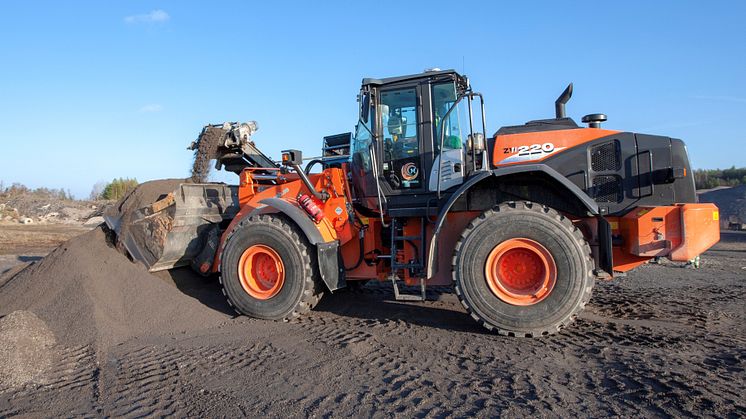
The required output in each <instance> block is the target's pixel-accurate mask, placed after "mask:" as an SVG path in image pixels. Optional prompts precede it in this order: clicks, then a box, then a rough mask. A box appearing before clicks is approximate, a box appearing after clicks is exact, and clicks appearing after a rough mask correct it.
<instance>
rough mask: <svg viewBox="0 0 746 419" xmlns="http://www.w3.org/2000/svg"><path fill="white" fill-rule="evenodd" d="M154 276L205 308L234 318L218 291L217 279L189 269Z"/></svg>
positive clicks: (177, 269) (178, 269) (233, 312)
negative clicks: (170, 284) (173, 286)
mask: <svg viewBox="0 0 746 419" xmlns="http://www.w3.org/2000/svg"><path fill="white" fill-rule="evenodd" d="M156 276H158V277H159V278H161V279H163V280H164V281H166V282H170V283H172V284H173V285H175V286H176V288H178V290H179V291H181V292H182V293H184V294H186V295H188V296H190V297H192V298H194V299H196V300H197V301H199V302H201V303H202V304H204V305H205V306H207V307H209V308H211V309H213V310H215V311H218V312H221V313H223V314H227V315H229V316H234V317H235V316H236V312H235V311H234V310H233V308H231V306H229V305H228V302H227V301H226V299H225V296H223V293H222V292H221V291H220V284H219V283H218V280H217V277H214V276H212V277H203V276H201V275H199V274H197V273H196V272H194V271H192V270H191V269H190V268H176V269H170V270H168V271H161V272H157V273H156Z"/></svg>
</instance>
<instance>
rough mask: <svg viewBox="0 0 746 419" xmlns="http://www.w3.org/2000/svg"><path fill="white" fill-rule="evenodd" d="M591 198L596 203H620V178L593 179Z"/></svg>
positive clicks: (612, 176)
mask: <svg viewBox="0 0 746 419" xmlns="http://www.w3.org/2000/svg"><path fill="white" fill-rule="evenodd" d="M591 196H592V197H593V199H595V200H596V202H605V203H609V202H622V199H623V198H624V196H623V194H622V178H621V177H619V176H615V175H611V176H596V177H594V178H593V188H592V189H591Z"/></svg>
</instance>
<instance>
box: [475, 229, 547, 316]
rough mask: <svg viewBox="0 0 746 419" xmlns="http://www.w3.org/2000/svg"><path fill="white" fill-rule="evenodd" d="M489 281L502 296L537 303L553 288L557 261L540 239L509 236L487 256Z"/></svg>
mask: <svg viewBox="0 0 746 419" xmlns="http://www.w3.org/2000/svg"><path fill="white" fill-rule="evenodd" d="M485 277H486V278H487V285H488V286H489V288H490V290H491V291H492V293H493V294H494V295H495V296H496V297H497V298H499V299H500V300H502V301H504V302H506V303H509V304H513V305H520V306H527V305H532V304H536V303H538V302H540V301H542V300H544V299H545V298H546V297H547V296H549V294H550V293H551V292H552V289H553V288H554V284H555V283H556V281H557V265H556V264H555V262H554V258H553V257H552V255H551V254H550V253H549V251H548V250H547V249H546V248H545V247H544V246H542V245H541V244H540V243H538V242H536V241H534V240H531V239H526V238H515V239H509V240H506V241H504V242H502V243H500V244H498V245H497V246H495V248H494V249H492V251H491V252H490V254H489V255H488V256H487V263H486V265H485Z"/></svg>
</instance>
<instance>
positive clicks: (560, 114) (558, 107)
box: [554, 83, 572, 119]
mask: <svg viewBox="0 0 746 419" xmlns="http://www.w3.org/2000/svg"><path fill="white" fill-rule="evenodd" d="M571 97H572V83H570V84H568V85H567V89H565V91H564V92H562V94H561V95H560V96H559V97H558V98H557V100H556V101H554V114H555V117H556V118H557V119H559V118H564V117H565V103H567V101H568V100H570V98H571Z"/></svg>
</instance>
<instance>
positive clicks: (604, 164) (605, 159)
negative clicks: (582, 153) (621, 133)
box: [589, 140, 622, 172]
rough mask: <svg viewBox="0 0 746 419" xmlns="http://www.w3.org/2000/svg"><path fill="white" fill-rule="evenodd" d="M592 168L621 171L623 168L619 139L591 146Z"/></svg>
mask: <svg viewBox="0 0 746 419" xmlns="http://www.w3.org/2000/svg"><path fill="white" fill-rule="evenodd" d="M589 152H590V155H591V170H593V171H594V172H605V171H614V172H616V171H619V169H621V168H622V159H621V158H620V154H621V153H620V146H619V141H617V140H614V141H609V142H608V143H604V144H599V145H596V146H593V147H591V149H590V151H589Z"/></svg>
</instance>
